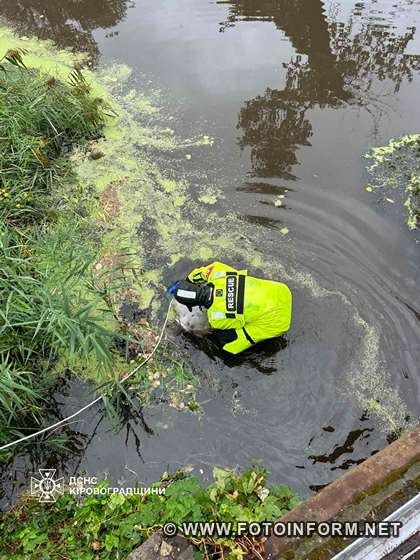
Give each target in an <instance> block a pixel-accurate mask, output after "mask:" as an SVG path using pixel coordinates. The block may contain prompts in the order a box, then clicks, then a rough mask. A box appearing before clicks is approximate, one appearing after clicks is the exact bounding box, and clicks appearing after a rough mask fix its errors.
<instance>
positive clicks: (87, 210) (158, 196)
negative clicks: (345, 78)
mask: <svg viewBox="0 0 420 560" xmlns="http://www.w3.org/2000/svg"><path fill="white" fill-rule="evenodd" d="M0 48H3V50H4V51H5V50H7V49H8V48H14V49H16V48H24V49H26V50H27V51H28V52H27V54H25V64H26V65H27V66H28V67H30V68H36V69H38V70H40V71H42V72H44V73H46V74H49V75H51V74H53V75H54V76H56V77H58V78H60V79H61V80H63V81H65V80H66V79H67V78H68V76H69V74H70V73H71V72H72V71H73V70H74V64H75V63H76V64H77V65H82V66H83V64H85V58H84V57H83V55H78V56H76V57H75V56H74V55H73V54H72V53H69V52H66V51H61V50H60V51H58V50H57V49H56V48H55V47H54V46H53V45H52V44H51V43H48V42H42V41H37V40H32V39H28V38H24V39H23V38H18V37H16V36H14V35H13V34H12V33H11V32H10V31H9V30H8V29H5V28H3V29H2V30H1V31H0ZM83 76H84V77H85V80H86V82H87V83H88V85H89V87H90V88H91V92H92V95H93V96H96V97H97V98H99V99H101V100H103V101H102V102H103V103H104V104H106V105H107V106H108V108H109V111H108V113H109V116H107V117H106V119H105V122H104V125H103V128H102V131H101V132H102V134H101V136H100V137H99V136H98V138H96V139H94V140H91V141H90V142H89V144H88V145H87V146H84V147H83V146H82V147H81V148H75V149H73V151H72V152H71V154H70V157H69V159H68V161H69V163H70V165H71V169H72V180H71V183H68V182H67V183H66V190H63V189H60V190H59V192H58V193H57V194H58V198H59V199H60V200H61V201H63V200H64V201H65V200H67V201H70V202H71V204H72V206H73V207H74V203H75V201H76V202H77V203H79V202H80V201H81V200H82V203H81V208H79V210H80V211H81V213H82V214H83V215H84V217H83V216H80V215H79V217H78V220H77V221H76V224H77V223H78V222H79V221H80V222H82V224H83V227H87V228H88V229H89V231H90V232H91V233H90V236H84V235H80V234H79V237H80V239H82V240H83V244H82V247H84V246H85V244H86V243H87V242H88V241H89V240H90V242H91V251H92V253H91V254H92V266H91V268H90V271H91V273H92V274H93V277H94V278H96V279H97V278H98V277H99V278H102V277H104V276H105V277H106V273H107V272H108V271H109V270H118V271H119V276H118V279H119V280H118V281H119V282H120V287H119V288H118V290H116V291H113V292H112V295H110V296H109V297H108V298H107V304H108V305H109V306H110V313H109V315H108V318H107V319H106V323H107V324H108V327H111V328H112V325H114V324H115V323H114V322H115V321H116V315H117V319H119V317H118V309H119V306H120V305H121V303H122V302H127V301H128V302H131V303H132V304H133V305H136V306H139V307H140V309H142V310H144V311H145V312H147V313H150V314H151V317H152V324H155V325H156V316H157V312H158V311H159V310H161V309H162V301H164V300H163V297H162V296H163V294H164V286H163V284H164V282H163V280H164V274H165V272H167V271H168V270H169V268H170V267H172V266H173V265H175V264H176V263H177V262H178V261H179V260H180V259H182V258H184V257H185V256H186V255H188V257H189V258H190V259H191V260H193V261H194V260H195V261H210V260H213V259H221V260H222V259H224V258H225V259H226V258H228V259H229V260H230V261H232V262H235V261H237V262H243V261H246V262H247V263H248V266H249V267H250V268H251V267H252V268H254V269H258V268H263V267H264V269H265V271H266V273H269V274H272V275H273V277H281V278H284V280H285V281H288V282H290V283H291V284H292V285H294V286H295V287H297V288H298V289H301V290H307V291H308V292H309V293H310V294H311V298H312V300H313V301H314V302H317V301H318V300H320V303H319V306H320V307H321V306H322V302H321V300H324V299H325V298H336V300H338V306H339V307H343V308H344V309H346V313H348V315H349V320H350V321H351V322H352V324H353V325H354V328H355V329H356V330H357V331H358V332H360V339H361V340H362V341H364V342H366V341H368V340H374V341H375V344H365V343H362V344H361V347H360V351H359V352H356V351H355V352H354V363H353V364H348V371H349V377H350V378H351V375H350V372H351V373H352V374H353V373H354V372H357V373H358V374H360V376H361V377H363V376H364V375H365V376H369V377H372V376H376V377H375V378H376V379H377V380H379V381H380V383H379V382H378V383H375V384H370V385H369V384H367V385H366V384H365V386H364V388H363V390H361V391H358V392H354V391H351V387H350V385H348V387H347V391H348V389H349V387H350V391H348V392H349V393H351V398H353V399H354V398H356V399H357V400H358V402H359V404H360V406H362V407H364V408H365V406H366V402H367V401H368V402H374V401H376V400H378V399H379V398H380V395H377V394H375V391H376V392H377V388H378V387H382V388H383V387H385V388H386V391H387V394H392V395H393V398H392V399H389V406H390V407H392V409H391V410H388V409H386V405H383V406H382V407H378V406H376V407H373V406H372V407H371V410H372V414H373V415H376V416H377V417H378V418H380V419H382V420H383V424H384V429H392V430H393V429H394V427H395V424H396V422H399V421H400V416H399V415H397V416H398V417H397V416H396V411H397V410H398V409H400V410H402V409H403V408H404V406H405V405H404V403H403V402H402V400H401V399H400V397H399V396H398V394H397V393H396V392H395V390H394V389H393V388H392V386H391V385H390V383H389V381H388V379H387V377H386V375H382V373H381V370H380V368H379V366H378V364H379V359H378V352H379V336H378V333H377V332H376V329H375V328H374V327H373V326H371V325H369V324H368V323H367V322H366V321H365V320H363V319H362V318H361V316H360V314H359V311H358V310H357V309H356V308H355V307H354V305H352V304H351V303H350V302H349V301H348V300H347V298H346V297H345V296H344V295H343V294H342V293H340V292H337V291H334V290H326V289H325V288H323V287H321V286H320V285H319V283H318V282H317V280H316V279H315V278H314V277H313V275H311V274H308V273H303V272H302V271H300V270H297V269H295V268H294V267H293V266H292V264H291V263H290V262H289V263H288V265H287V267H285V266H284V264H283V263H280V262H279V261H278V260H276V259H273V258H272V257H270V255H268V254H265V253H264V244H263V243H259V242H258V240H259V239H262V237H263V236H264V228H262V227H261V226H258V225H255V224H252V225H250V224H246V223H245V222H244V221H243V220H240V219H239V217H238V216H237V215H236V214H235V213H234V212H232V211H228V212H225V213H224V214H223V215H219V214H216V213H215V212H213V211H212V209H211V206H212V205H213V204H215V203H216V202H217V200H219V199H220V198H221V196H220V193H219V191H218V189H217V188H216V187H215V186H214V185H212V184H211V183H210V181H209V180H208V178H207V176H206V172H205V171H200V170H197V169H195V168H194V166H193V165H192V164H193V162H194V160H195V159H196V157H197V155H199V154H206V153H208V152H209V151H210V150H212V149H213V146H215V144H216V143H217V139H213V138H211V137H210V136H209V135H207V134H203V133H201V134H197V135H195V136H193V137H192V138H180V137H179V135H178V134H176V132H175V130H174V123H173V121H172V119H171V117H170V116H168V115H167V111H163V110H162V109H161V107H160V106H159V99H160V97H159V92H154V94H153V95H152V96H149V95H148V94H146V93H145V92H143V93H139V92H138V89H141V84H138V83H136V84H135V85H136V88H134V87H133V85H132V83H131V80H132V79H133V76H132V72H131V69H130V68H129V67H127V66H126V65H119V64H115V65H113V66H110V67H108V68H103V69H101V70H98V71H95V72H93V71H92V70H90V69H89V68H84V69H83ZM111 113H112V114H111ZM61 207H62V209H64V210H65V209H66V206H65V204H63V203H62V204H61ZM79 214H80V212H79ZM226 223H229V234H227V232H226ZM66 228H70V231H71V230H74V229H75V226H74V225H73V224H69V220H68V218H66V216H65V212H64V213H63V212H62V213H61V214H60V215H59V217H58V219H57V221H56V222H54V224H52V225H50V227H49V230H48V231H49V233H48V235H51V236H52V235H54V236H55V238H56V242H55V246H56V248H57V249H56V250H57V251H58V250H59V248H60V242H59V239H60V238H62V237H63V236H64V232H65V231H66ZM76 229H77V228H76ZM64 237H65V236H64ZM237 239H240V240H241V243H240V244H238V243H237ZM279 242H280V243H285V251H287V252H288V253H289V254H290V257H291V258H293V251H294V246H293V236H291V235H290V234H289V230H288V228H282V230H280V231H279ZM286 244H287V245H286ZM180 248H182V251H181V250H180ZM56 256H57V254H56V255H55V256H54V254H50V255H49V257H48V258H49V259H50V261H51V262H52V261H54V259H55V258H56ZM288 260H289V261H290V259H288ZM50 269H51V267H50ZM133 271H134V273H133ZM121 283H122V285H121ZM102 287H103V285H102ZM130 333H131V334H132V335H134V336H136V337H142V338H143V339H144V342H145V349H146V350H147V349H150V348H151V347H153V343H154V341H155V340H156V339H155V338H154V334H153V331H152V329H151V328H150V325H149V324H148V321H145V324H144V325H143V326H141V327H139V328H138V329H137V330H136V328H134V330H133V327H132V326H131V330H130ZM114 359H115V362H114V371H115V372H116V375H117V376H118V375H120V374H121V373H122V372H123V371H124V370H125V371H126V364H125V362H124V359H123V358H121V357H120V356H117V357H115V358H114ZM168 363H169V362H167V365H166V367H169V365H168ZM95 364H96V362H95V359H94V358H92V357H90V358H89V360H88V362H87V363H86V364H84V365H83V366H81V364H80V358H79V356H77V355H75V354H74V353H72V352H68V353H67V354H65V355H62V356H61V357H60V359H59V360H58V362H57V366H56V367H57V369H58V370H59V371H60V372H63V371H65V369H66V367H70V368H71V369H72V370H74V371H76V372H80V371H81V374H82V376H83V377H84V378H88V379H91V380H94V381H95V382H102V381H103V380H104V379H109V378H111V377H112V376H110V375H109V374H108V375H105V376H104V375H103V374H100V375H98V370H97V368H96V367H95ZM159 371H161V370H160V367H159V365H156V366H155V371H153V370H152V371H151V373H152V377H151V378H149V377H147V379H146V378H145V382H146V383H149V384H150V385H151V386H152V387H154V388H155V389H157V387H156V385H157V381H158V380H157V379H155V378H154V377H153V376H154V375H155V373H157V372H159ZM163 371H164V372H165V371H166V370H163ZM181 377H182V376H181ZM186 383H187V384H189V385H191V379H190V378H189V376H188V375H187V378H186ZM192 385H194V384H192ZM347 391H346V392H347ZM380 392H381V394H384V390H382V389H381V391H380ZM189 398H190V401H188V400H187V401H185V402H186V403H187V405H188V403H189V402H193V403H194V394H193V395H190V397H189ZM170 402H171V403H173V404H174V406H177V407H178V408H182V405H183V404H184V406H185V402H184V400H183V399H182V395H181V397H179V396H177V395H176V394H175V395H172V396H170ZM193 407H194V404H193ZM187 408H188V406H187Z"/></svg>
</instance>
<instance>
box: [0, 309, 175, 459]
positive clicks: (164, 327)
mask: <svg viewBox="0 0 420 560" xmlns="http://www.w3.org/2000/svg"><path fill="white" fill-rule="evenodd" d="M172 301H173V300H172V299H171V301H170V302H169V306H168V311H167V312H166V317H165V320H164V322H163V325H162V330H161V331H160V335H159V338H158V341H157V342H156V346H155V347H154V348H153V350H152V351H151V352H150V354H149V355H148V356H147V357H146V358H145V359H144V361H143V362H142V363H141V364H139V365H138V366H136V367H135V368H134V369H133V370H131V371H130V372H128V373H127V374H126V375H125V376H124V377H123V378H122V379H121V383H124V381H127V379H129V378H130V377H132V376H133V375H134V374H135V373H136V371H138V370H139V369H140V368H141V367H143V366H144V364H147V362H148V361H149V360H150V359H151V358H152V357H153V355H154V354H155V352H156V350H157V349H158V348H159V345H160V343H161V342H162V337H163V333H164V332H165V329H166V325H167V323H168V319H169V312H170V310H171V307H172ZM103 398H104V397H103V396H101V397H97V398H96V399H94V400H93V401H91V402H90V403H88V404H86V405H85V406H83V407H82V408H79V410H76V412H73V414H70V416H67V417H66V418H63V419H62V420H59V421H58V422H56V423H55V424H51V426H47V427H46V428H43V429H42V430H39V431H38V432H34V433H33V434H29V435H28V436H24V437H21V438H19V439H17V440H15V441H12V442H10V443H6V445H2V446H1V447H0V451H3V450H4V449H7V448H9V447H13V446H14V445H17V444H18V443H22V442H23V441H26V440H28V439H32V438H34V437H36V436H39V435H41V434H44V433H45V432H49V431H50V430H53V429H54V428H57V427H58V426H61V425H62V424H65V423H66V422H68V421H69V420H72V419H73V418H75V417H76V416H79V414H81V413H82V412H84V411H85V410H87V409H88V408H90V407H91V406H93V405H94V404H96V403H98V402H100V401H101V400H102V399H103Z"/></svg>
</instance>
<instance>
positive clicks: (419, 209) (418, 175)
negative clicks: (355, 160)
mask: <svg viewBox="0 0 420 560" xmlns="http://www.w3.org/2000/svg"><path fill="white" fill-rule="evenodd" d="M365 158H366V159H368V160H369V161H370V164H369V166H368V171H369V173H370V174H371V175H372V183H373V185H372V186H373V187H374V188H383V189H399V190H400V191H401V192H403V193H404V202H403V204H404V207H405V208H406V214H407V218H406V222H407V226H408V228H409V229H410V230H414V229H417V228H418V227H419V219H420V134H408V135H405V136H401V137H400V138H397V139H391V140H390V142H389V144H388V146H381V147H377V148H373V149H372V150H371V151H370V152H368V153H367V154H366V155H365Z"/></svg>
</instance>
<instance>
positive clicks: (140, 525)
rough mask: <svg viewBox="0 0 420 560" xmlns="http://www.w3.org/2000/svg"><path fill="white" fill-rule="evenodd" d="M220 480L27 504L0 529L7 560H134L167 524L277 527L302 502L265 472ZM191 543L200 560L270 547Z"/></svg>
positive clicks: (179, 480)
mask: <svg viewBox="0 0 420 560" xmlns="http://www.w3.org/2000/svg"><path fill="white" fill-rule="evenodd" d="M213 477H214V481H213V483H212V484H211V485H210V486H209V487H208V488H206V489H203V488H202V486H201V485H200V482H199V480H198V479H197V478H195V477H193V476H191V475H186V474H185V473H181V472H179V473H176V474H174V475H169V474H164V476H163V477H162V479H161V480H160V481H159V482H158V483H156V484H154V485H153V486H152V487H151V488H154V492H156V493H149V494H145V495H140V494H137V495H136V494H130V493H127V494H123V493H111V494H109V495H108V494H107V488H108V487H109V486H108V483H107V482H106V481H104V482H102V483H100V484H99V486H97V487H96V488H97V491H98V492H102V495H101V494H99V496H93V495H91V496H89V497H87V498H86V499H85V500H83V501H81V499H80V497H78V496H74V495H71V494H69V493H66V494H64V495H62V496H60V497H58V499H57V501H56V502H55V503H53V504H45V503H39V502H38V501H37V500H36V499H35V500H34V498H32V499H29V498H28V499H26V500H25V499H23V500H21V502H20V503H19V504H18V506H17V507H16V508H15V509H14V510H13V511H12V512H10V513H8V514H6V515H5V516H4V518H3V520H2V521H1V522H0V531H1V533H2V535H4V541H3V544H2V546H0V560H3V559H4V560H6V558H7V559H9V558H10V559H12V560H23V559H26V558H28V557H29V556H30V557H31V558H35V557H36V558H43V559H45V560H53V559H63V558H68V559H70V558H71V560H112V559H117V558H127V557H128V554H129V553H130V552H131V550H133V548H135V547H136V546H138V545H140V544H141V543H142V542H144V541H145V540H146V539H147V538H148V537H149V536H150V535H152V534H153V533H154V532H156V531H158V530H160V529H161V528H162V526H163V525H164V524H165V523H166V522H171V523H175V524H176V525H180V524H181V523H182V522H184V521H204V522H206V521H224V522H232V524H233V527H235V526H236V522H238V521H275V520H277V519H279V518H280V517H282V516H283V515H285V514H286V513H287V512H288V511H290V510H291V509H293V508H294V507H295V506H296V505H297V504H298V502H299V500H298V498H297V496H296V495H294V494H293V493H292V492H291V491H290V490H289V489H288V488H287V487H284V486H269V485H267V483H266V473H265V471H264V470H263V469H251V470H249V471H247V472H245V473H243V474H241V475H237V474H235V473H233V472H232V471H229V470H225V469H219V468H216V469H214V472H213ZM159 490H160V491H161V492H162V493H158V491H159ZM163 492H164V493H163ZM190 540H191V542H192V543H193V544H195V545H196V546H197V558H207V559H209V558H212V557H213V555H214V554H215V553H219V554H220V553H222V555H221V557H222V558H226V559H232V560H233V559H235V558H236V559H240V558H242V557H243V556H245V555H246V554H247V553H250V554H251V556H254V554H252V553H253V550H254V551H255V550H257V551H260V552H262V551H263V542H262V541H260V540H257V539H253V538H252V537H251V538H250V537H243V538H239V537H237V538H226V537H224V538H215V539H211V538H204V537H201V536H197V537H194V538H190Z"/></svg>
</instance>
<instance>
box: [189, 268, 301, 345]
mask: <svg viewBox="0 0 420 560" xmlns="http://www.w3.org/2000/svg"><path fill="white" fill-rule="evenodd" d="M188 280H189V281H190V282H193V283H204V282H209V283H211V284H212V285H213V286H214V288H213V303H212V304H211V306H210V307H209V309H208V310H207V316H208V320H209V323H210V325H211V326H212V327H213V328H214V329H220V330H228V329H234V331H232V334H233V336H231V337H230V338H231V339H232V340H229V341H228V342H227V343H226V344H224V346H223V349H224V350H226V351H227V352H230V353H231V354H238V353H239V352H242V351H243V350H246V349H247V348H249V347H250V346H252V345H253V344H256V343H257V342H260V341H261V340H265V339H267V338H272V337H275V336H279V335H281V334H283V333H285V332H286V331H288V330H289V327H290V322H291V316H292V294H291V292H290V290H289V288H288V287H287V286H286V284H282V283H281V282H275V281H272V280H263V279H261V278H254V277H253V276H248V274H247V271H246V270H235V269H234V268H232V267H231V266H229V265H226V264H223V263H220V262H213V263H211V264H209V265H207V266H202V267H200V268H196V269H194V270H193V271H192V272H191V273H190V274H189V275H188Z"/></svg>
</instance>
